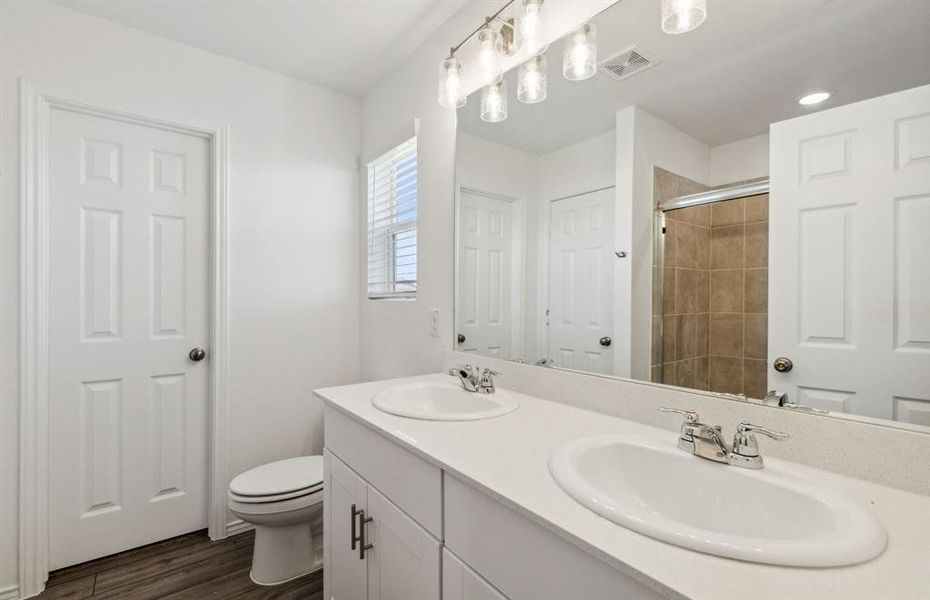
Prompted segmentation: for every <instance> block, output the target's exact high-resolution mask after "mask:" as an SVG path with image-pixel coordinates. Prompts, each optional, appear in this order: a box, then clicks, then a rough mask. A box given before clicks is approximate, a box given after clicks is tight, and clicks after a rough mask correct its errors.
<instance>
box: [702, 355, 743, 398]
mask: <svg viewBox="0 0 930 600" xmlns="http://www.w3.org/2000/svg"><path fill="white" fill-rule="evenodd" d="M708 365H709V367H708V371H707V372H708V389H709V390H711V391H714V392H723V393H725V394H741V393H742V391H743V359H742V358H730V357H727V356H711V357H710V358H709V362H708Z"/></svg>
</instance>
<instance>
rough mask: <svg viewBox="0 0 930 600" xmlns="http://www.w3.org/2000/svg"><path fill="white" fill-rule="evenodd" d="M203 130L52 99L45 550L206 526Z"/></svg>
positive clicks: (66, 561) (100, 550) (53, 558)
mask: <svg viewBox="0 0 930 600" xmlns="http://www.w3.org/2000/svg"><path fill="white" fill-rule="evenodd" d="M209 157H210V147H209V142H208V141H207V140H206V139H202V138H198V137H194V136H190V135H184V134H180V133H175V132H169V131H165V130H160V129H155V128H151V127H146V126H142V125H136V124H131V123H127V122H121V121H116V120H110V119H105V118H101V117H96V116H90V115H85V114H79V113H74V112H68V111H63V110H53V111H52V115H51V122H50V156H49V167H50V168H49V173H50V181H49V185H50V188H49V197H50V215H49V218H50V231H49V233H50V239H51V249H50V255H49V263H50V274H51V275H50V281H49V286H50V288H49V289H50V295H49V296H50V300H49V312H50V321H49V415H48V416H49V434H50V435H49V440H50V441H49V547H50V556H49V562H50V567H51V568H52V569H56V568H60V567H63V566H66V565H70V564H74V563H79V562H82V561H86V560H90V559H93V558H97V557H99V556H103V555H107V554H112V553H114V552H119V551H121V550H126V549H128V548H132V547H136V546H140V545H143V544H148V543H151V542H154V541H157V540H161V539H165V538H169V537H172V536H175V535H179V534H182V533H187V532H190V531H195V530H197V529H201V528H203V527H205V526H206V524H207V520H206V499H205V498H206V494H205V482H206V464H205V455H206V445H207V433H206V431H207V425H206V424H207V395H206V393H207V389H206V388H207V369H208V367H207V363H206V361H203V362H193V361H192V360H190V358H189V357H188V353H189V351H190V350H191V349H192V348H193V347H197V346H205V344H206V342H207V339H208V338H207V335H208V331H207V280H208V270H207V263H208V252H207V244H208V231H207V213H208V194H209V185H210V183H209V178H208V165H209Z"/></svg>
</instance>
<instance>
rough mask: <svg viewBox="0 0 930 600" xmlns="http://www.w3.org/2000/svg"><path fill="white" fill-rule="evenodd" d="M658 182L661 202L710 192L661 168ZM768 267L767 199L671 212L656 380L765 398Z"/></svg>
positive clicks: (656, 325)
mask: <svg viewBox="0 0 930 600" xmlns="http://www.w3.org/2000/svg"><path fill="white" fill-rule="evenodd" d="M654 176H655V181H654V188H653V189H654V200H655V201H656V202H661V201H664V200H667V199H671V198H676V197H678V196H682V195H686V194H693V193H697V192H700V191H705V190H707V189H708V188H706V187H705V186H702V185H701V184H698V183H695V182H693V181H691V180H688V179H685V178H684V177H681V176H679V175H676V174H674V173H671V172H669V171H665V170H663V169H659V168H656V169H655V173H654ZM767 265H768V196H767V195H760V196H754V197H751V198H741V199H738V200H729V201H726V202H719V203H716V204H713V205H707V206H698V207H692V208H687V209H681V210H675V211H669V212H668V213H666V231H665V260H664V265H663V264H662V260H661V256H660V255H659V253H658V252H657V253H656V256H655V258H654V261H653V300H654V301H653V324H652V327H653V340H652V347H653V351H652V380H653V381H662V382H664V383H668V384H671V385H678V386H682V387H690V388H695V389H701V390H711V391H715V392H727V393H731V394H745V395H747V396H751V397H755V398H761V397H762V396H763V395H764V394H765V387H766V348H767V294H768V292H767V281H768V270H767ZM660 276H661V277H663V285H664V288H665V289H664V306H662V305H660V304H659V298H660V297H661V296H660V294H659V293H658V292H659V289H658V286H657V285H656V284H657V283H658V281H659V279H658V278H659V277H660ZM663 308H664V311H663V310H662V309H663ZM663 313H664V314H663ZM660 325H661V328H660ZM660 331H662V335H661V339H660V337H659V332H660ZM660 346H661V353H660V352H659V348H660Z"/></svg>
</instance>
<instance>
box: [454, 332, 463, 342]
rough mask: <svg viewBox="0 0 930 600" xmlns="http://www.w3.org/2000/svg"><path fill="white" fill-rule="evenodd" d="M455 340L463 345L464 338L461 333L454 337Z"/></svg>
mask: <svg viewBox="0 0 930 600" xmlns="http://www.w3.org/2000/svg"><path fill="white" fill-rule="evenodd" d="M455 339H456V340H458V342H459V343H460V344H464V343H465V336H464V335H462V334H461V333H460V334H458V335H457V336H456V338H455Z"/></svg>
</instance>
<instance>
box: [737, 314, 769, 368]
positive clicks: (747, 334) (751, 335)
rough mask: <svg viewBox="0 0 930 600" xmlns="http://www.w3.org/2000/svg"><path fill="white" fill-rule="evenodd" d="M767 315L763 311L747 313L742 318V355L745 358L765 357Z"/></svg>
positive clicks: (767, 332)
mask: <svg viewBox="0 0 930 600" xmlns="http://www.w3.org/2000/svg"><path fill="white" fill-rule="evenodd" d="M768 337H769V330H768V315H767V314H765V313H747V314H745V315H744V319H743V356H745V357H747V358H761V359H765V358H767V354H768V343H769V342H768Z"/></svg>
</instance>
